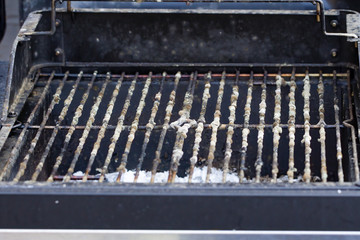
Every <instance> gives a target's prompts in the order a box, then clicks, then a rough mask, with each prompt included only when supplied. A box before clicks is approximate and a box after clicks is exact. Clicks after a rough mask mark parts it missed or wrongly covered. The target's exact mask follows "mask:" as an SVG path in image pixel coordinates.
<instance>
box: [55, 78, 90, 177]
mask: <svg viewBox="0 0 360 240" xmlns="http://www.w3.org/2000/svg"><path fill="white" fill-rule="evenodd" d="M96 74H97V72H94V74H93V76H92V78H91V81H90V82H89V83H88V88H87V90H86V92H85V93H84V95H83V96H82V99H81V102H80V104H79V106H78V107H77V108H76V111H75V115H74V118H73V120H72V122H71V127H70V128H69V130H68V132H67V134H66V137H65V141H64V144H63V147H62V148H61V151H60V154H59V156H58V157H57V158H56V163H60V164H61V162H62V160H63V157H64V154H65V151H66V149H67V148H68V145H69V143H70V140H71V137H72V135H73V133H74V132H75V130H76V128H75V126H76V125H77V124H78V122H79V118H80V117H81V115H82V112H83V109H84V105H85V103H86V101H87V99H88V97H89V93H90V89H91V88H92V86H93V84H94V81H95V79H96ZM60 164H59V166H60ZM55 171H57V169H56V170H55ZM55 173H56V172H55Z"/></svg>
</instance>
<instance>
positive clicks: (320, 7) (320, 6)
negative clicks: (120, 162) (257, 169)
mask: <svg viewBox="0 0 360 240" xmlns="http://www.w3.org/2000/svg"><path fill="white" fill-rule="evenodd" d="M57 1H58V2H59V3H63V2H64V0H51V29H50V30H49V31H41V32H35V31H34V32H28V33H25V35H28V36H31V35H53V34H54V33H55V31H56V2H57ZM72 1H84V0H72ZM86 1H88V2H91V1H99V0H86ZM103 1H104V0H103ZM106 1H107V0H106ZM112 1H113V2H133V0H112ZM158 1H161V2H184V3H200V2H219V3H220V2H227V3H306V2H308V3H313V4H315V5H316V15H317V21H318V22H320V24H321V29H322V31H323V33H324V34H325V35H326V36H333V37H348V38H354V39H359V37H358V36H357V35H356V34H355V33H332V32H331V33H330V32H328V31H327V30H326V22H325V7H324V2H323V1H322V0H139V2H158ZM67 10H68V11H71V1H67Z"/></svg>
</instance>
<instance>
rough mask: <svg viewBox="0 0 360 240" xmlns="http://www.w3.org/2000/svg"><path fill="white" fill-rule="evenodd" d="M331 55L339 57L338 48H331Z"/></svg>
mask: <svg viewBox="0 0 360 240" xmlns="http://www.w3.org/2000/svg"><path fill="white" fill-rule="evenodd" d="M331 56H332V57H333V58H336V57H337V50H336V49H332V50H331Z"/></svg>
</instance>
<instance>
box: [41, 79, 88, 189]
mask: <svg viewBox="0 0 360 240" xmlns="http://www.w3.org/2000/svg"><path fill="white" fill-rule="evenodd" d="M82 74H83V72H80V73H79V75H78V77H77V79H76V82H75V84H74V85H73V88H72V89H71V91H70V93H69V95H68V96H67V98H66V99H65V101H64V107H63V109H62V110H61V113H60V116H59V118H58V121H57V123H56V128H55V129H54V130H53V134H52V135H51V139H50V140H49V142H51V143H52V142H54V140H53V139H55V137H56V135H57V133H58V130H59V129H58V126H60V124H61V122H62V121H63V120H64V119H65V116H66V114H67V112H68V110H69V107H70V104H71V103H72V101H73V99H74V95H75V92H76V90H77V89H78V86H79V83H80V80H81V78H82ZM52 138H53V139H52ZM59 165H60V162H59V160H58V159H56V162H55V165H54V166H53V170H52V172H51V174H50V176H49V178H48V180H47V181H48V182H52V181H54V179H53V177H54V175H55V174H56V171H57V169H58V167H59Z"/></svg>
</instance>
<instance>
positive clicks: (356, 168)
mask: <svg viewBox="0 0 360 240" xmlns="http://www.w3.org/2000/svg"><path fill="white" fill-rule="evenodd" d="M347 82H348V85H347V90H348V102H349V114H350V119H347V120H345V121H344V122H343V124H344V126H346V127H347V128H350V131H351V140H352V141H351V143H352V146H351V147H352V156H351V162H352V164H353V166H354V175H355V179H354V180H355V182H358V181H359V180H360V176H359V161H358V154H357V146H356V133H355V127H354V126H353V125H352V124H351V123H352V121H354V114H353V111H352V100H351V86H350V72H349V71H348V75H347Z"/></svg>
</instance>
